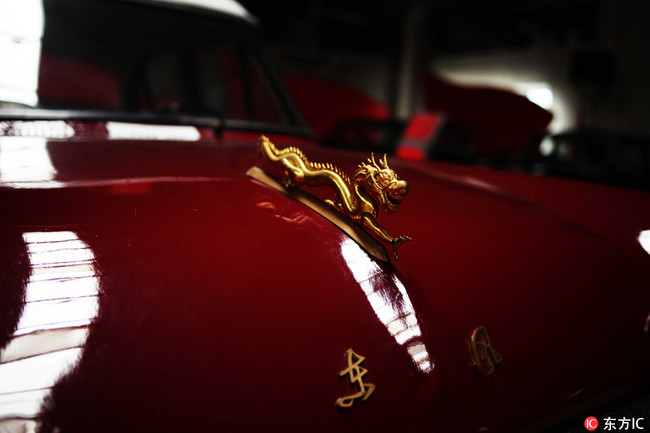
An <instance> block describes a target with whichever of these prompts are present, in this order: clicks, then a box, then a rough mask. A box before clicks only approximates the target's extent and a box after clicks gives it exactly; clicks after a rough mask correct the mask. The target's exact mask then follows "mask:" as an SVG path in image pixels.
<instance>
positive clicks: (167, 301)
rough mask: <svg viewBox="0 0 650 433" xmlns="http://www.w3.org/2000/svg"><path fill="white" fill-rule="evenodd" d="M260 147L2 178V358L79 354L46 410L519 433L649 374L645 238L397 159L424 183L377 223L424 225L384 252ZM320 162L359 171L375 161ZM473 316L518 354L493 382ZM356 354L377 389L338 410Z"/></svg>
mask: <svg viewBox="0 0 650 433" xmlns="http://www.w3.org/2000/svg"><path fill="white" fill-rule="evenodd" d="M16 140H20V138H16V139H14V140H11V138H3V139H2V140H1V141H2V143H0V146H1V147H0V150H1V151H2V152H4V153H5V155H7V154H8V153H9V152H10V151H12V150H13V151H15V147H8V146H16V145H17V144H16V142H17V141H16ZM285 141H286V142H287V144H290V142H291V140H290V139H288V138H287V139H285ZM7 143H9V144H7ZM39 143H40V144H38V145H36V144H33V146H36V147H39V148H41V147H42V146H43V142H42V141H41V142H39ZM252 143H253V142H252V140H250V138H247V137H242V138H241V139H236V138H233V139H231V140H223V141H221V142H218V143H216V144H215V142H214V141H199V142H196V143H185V142H147V141H119V140H114V141H106V140H77V141H75V140H49V141H47V142H45V144H44V146H45V147H44V149H45V150H46V152H47V155H48V157H49V161H50V162H49V163H48V164H49V166H47V164H45V163H44V162H43V160H39V159H38V158H37V157H36V156H35V157H34V158H33V159H32V160H31V163H30V164H27V166H26V167H27V168H25V167H23V168H24V170H23V174H24V173H27V172H28V171H29V166H30V165H31V170H32V173H33V172H34V170H35V168H34V167H35V166H38V167H40V168H39V170H41V175H40V178H39V176H37V175H33V177H32V178H29V179H28V180H27V181H25V179H24V177H23V180H20V176H19V175H16V174H13V175H12V176H14V178H13V179H12V178H11V177H10V176H7V175H5V172H3V179H2V181H3V184H2V188H1V189H0V194H2V203H3V204H5V205H4V207H5V209H11V212H9V213H6V212H5V213H4V215H3V217H2V224H1V229H2V230H3V233H4V238H5V240H4V243H5V245H8V247H7V248H5V249H4V251H3V262H2V263H3V265H4V269H3V271H4V274H5V275H7V277H6V278H5V279H4V280H3V290H4V291H5V292H6V293H8V296H7V298H8V300H7V302H6V303H4V305H5V307H4V308H5V312H6V314H5V315H4V316H3V317H8V318H9V319H7V320H6V323H5V329H4V330H3V332H4V335H3V342H4V343H5V345H6V349H5V351H4V353H3V357H4V358H3V359H4V361H5V362H4V363H3V364H2V365H0V370H1V369H2V368H5V370H6V371H8V370H7V368H6V366H7V365H10V364H11V367H12V368H13V369H12V370H11V372H13V374H22V375H23V377H24V375H25V374H29V373H28V372H30V371H33V370H34V369H35V368H38V367H37V365H38V364H37V365H36V366H35V364H34V362H33V361H34V359H39V358H40V359H45V358H48V357H49V358H48V359H50V358H52V356H55V357H56V355H57V354H58V355H61V354H62V353H64V352H65V353H68V355H69V357H68V358H65V357H64V358H65V359H64V360H63V361H60V362H59V364H58V365H61V366H63V367H61V368H60V369H58V370H57V369H54V370H52V371H54V373H52V374H53V375H52V376H48V377H46V378H45V379H43V380H44V381H45V382H44V383H46V385H47V386H41V388H43V389H47V392H46V393H45V394H44V395H46V397H44V395H41V396H40V397H38V398H41V400H38V402H39V403H38V404H37V409H38V410H37V411H36V412H37V413H40V414H41V415H40V419H41V420H42V422H43V423H44V425H45V426H49V427H50V428H51V429H54V428H60V429H62V431H70V430H72V431H74V430H88V429H92V430H95V431H104V430H105V431H109V430H115V429H116V428H119V429H120V430H133V431H141V430H170V429H176V430H178V429H189V428H196V429H205V428H206V426H216V425H218V426H220V427H221V428H222V429H224V430H232V429H235V428H237V429H240V430H241V429H243V430H252V429H253V428H265V429H267V430H268V429H271V430H279V431H286V430H292V429H296V430H297V429H302V430H310V431H313V430H314V423H316V424H317V425H318V427H317V428H316V430H318V429H319V428H321V429H322V430H327V431H332V430H335V429H336V430H353V429H359V428H371V427H374V428H378V429H387V428H391V429H396V428H399V429H400V430H406V431H408V430H409V429H410V428H413V429H416V428H421V427H423V426H426V427H427V428H428V429H431V430H432V429H437V430H440V431H450V430H454V429H455V430H461V431H463V430H468V431H472V430H477V429H479V428H484V427H487V428H490V429H498V428H512V429H518V428H520V427H522V426H529V425H530V424H531V423H532V422H533V420H540V419H552V417H553V416H554V414H557V413H558V412H559V411H560V410H562V409H566V408H567V407H571V406H573V405H575V406H578V405H579V404H582V403H584V401H586V400H587V399H593V398H599V397H600V396H602V395H603V392H604V390H606V389H611V388H612V386H615V387H622V388H625V387H629V386H631V385H630V384H631V383H634V382H635V381H637V379H638V377H645V376H640V374H641V373H640V372H642V371H643V368H644V366H645V365H646V363H647V360H648V350H647V349H646V348H642V347H647V344H645V343H647V338H648V335H647V333H648V330H647V329H648V328H647V322H646V318H647V317H648V314H649V313H650V311H649V310H650V304H649V303H648V295H647V293H648V283H647V278H646V275H647V270H648V259H647V257H646V256H647V254H645V252H644V251H643V249H641V248H640V246H639V245H638V241H637V240H636V239H629V242H628V243H625V242H624V241H623V238H620V237H617V236H616V233H617V232H616V230H614V232H613V234H612V233H606V232H605V231H603V230H596V229H595V228H593V227H590V226H589V225H588V224H584V223H581V221H579V220H577V218H575V217H572V216H570V215H568V214H566V213H563V212H562V211H561V210H558V209H555V208H553V207H552V206H550V205H544V204H542V205H540V204H539V203H537V202H534V201H532V200H531V199H530V198H529V197H526V196H525V195H524V194H517V193H515V192H510V191H508V190H507V189H506V188H505V186H507V185H506V183H507V182H504V184H502V185H499V184H498V183H497V182H496V181H494V182H489V181H486V180H482V179H481V178H480V177H479V176H477V175H476V173H473V174H472V175H465V174H462V173H459V172H454V169H451V168H449V167H447V166H430V165H408V164H405V163H398V162H394V163H391V165H392V168H394V169H395V170H396V171H397V172H398V174H399V175H400V177H401V178H403V179H406V180H407V181H408V182H409V183H410V186H411V187H410V192H409V195H408V196H407V198H406V199H405V200H404V203H403V205H402V209H400V210H399V211H398V212H397V213H396V214H395V215H392V216H387V215H380V216H379V218H378V219H379V221H380V223H382V224H385V226H386V228H387V229H388V231H389V232H390V233H391V234H393V235H401V234H406V235H409V236H411V237H412V238H413V241H412V242H409V243H407V244H405V245H404V246H403V247H402V248H401V249H400V260H399V261H395V260H392V261H391V262H390V263H379V262H376V261H375V260H374V259H372V258H370V257H369V256H368V255H367V254H366V253H365V252H364V251H363V250H362V249H361V248H360V247H359V246H358V245H357V244H356V243H355V242H353V241H352V240H350V239H349V238H348V237H347V235H345V234H343V233H342V232H341V231H340V230H339V229H338V228H336V227H335V226H333V225H332V224H331V223H330V222H329V221H327V220H325V219H324V218H323V217H321V216H320V215H318V214H316V213H315V212H313V211H311V210H310V209H309V208H307V207H305V206H304V205H302V204H300V203H298V202H296V201H294V200H293V199H291V198H289V197H286V196H284V195H282V194H280V193H278V192H277V191H275V190H273V189H271V188H269V187H267V186H265V185H263V184H261V183H259V182H257V181H255V180H252V179H250V178H247V177H246V175H245V173H246V170H247V168H249V167H250V166H251V165H260V166H261V167H262V168H264V169H265V170H267V171H269V172H270V173H274V174H275V175H279V174H280V172H279V171H278V169H277V168H276V167H272V166H270V165H267V164H266V163H264V162H263V161H262V160H261V158H259V157H258V156H257V155H256V153H255V148H254V144H252ZM277 144H278V145H279V146H282V145H283V139H282V137H280V138H279V140H277ZM22 145H23V147H25V146H27V147H30V144H29V143H27V142H25V139H22ZM36 147H34V148H36ZM0 154H1V153H0ZM34 155H36V153H34ZM308 156H309V157H310V159H312V160H314V161H320V160H322V161H323V162H333V163H336V164H337V165H340V166H341V168H343V169H344V170H346V171H348V172H350V171H352V169H353V168H354V167H355V166H356V164H357V163H359V162H360V159H359V158H360V157H361V156H360V155H351V156H350V155H344V154H340V153H337V152H331V151H327V150H322V149H316V148H312V149H310V151H309V153H308ZM39 161H40V162H39ZM48 167H49V168H48ZM523 178H524V177H523V176H522V179H523ZM17 179H18V180H17ZM514 183H515V184H516V183H517V182H514ZM566 184H570V183H568V182H567V183H566ZM320 190H321V191H316V193H317V194H320V195H327V193H328V192H327V189H323V188H321V189H320ZM591 193H593V191H591ZM558 194H561V190H558ZM646 203H647V201H646ZM645 206H646V207H647V205H645ZM645 211H646V212H647V209H646V210H645ZM66 242H67V244H66ZM70 242H71V243H70ZM635 242H636V244H635ZM57 245H58V246H57ZM70 245H72V246H70ZM60 246H62V247H61V248H59V247H60ZM65 251H67V252H65ZM71 251H72V252H71ZM61 257H63V258H64V260H61ZM78 272H82V274H81V275H80V274H78ZM83 272H85V273H83ZM70 281H73V282H76V283H74V284H72V285H71V284H70V283H69V282H70ZM80 281H81V282H80ZM74 305H77V306H79V305H80V307H79V308H78V309H76V307H73V306H74ZM68 307H70V308H68ZM44 311H47V312H48V313H47V314H48V316H47V317H46V316H44V315H43V314H44V313H43V312H44ZM57 311H58V313H57ZM78 311H83V313H79V312H78ZM25 317H27V319H26V318H25ZM43 317H46V318H45V319H43ZM52 323H56V325H51V324H52ZM479 326H484V327H485V329H487V331H488V332H489V335H490V337H491V341H492V344H493V346H494V348H495V350H497V351H498V352H499V353H500V354H501V356H502V357H503V362H502V364H501V365H499V366H497V367H496V371H495V372H494V374H493V375H491V376H489V377H488V376H487V375H486V374H485V371H481V372H479V373H477V371H475V369H474V368H472V358H471V356H470V352H469V350H468V343H467V336H468V335H470V334H471V333H472V331H474V330H475V329H476V328H478V327H479ZM80 331H81V333H80ZM35 332H36V334H34V333H35ZM57 332H59V334H57ZM61 332H62V333H64V334H65V335H71V334H70V332H73V333H74V332H76V333H77V334H75V335H76V337H74V338H72V337H71V338H67V339H66V338H59V337H60V333H61ZM44 333H45V334H44ZM46 334H47V335H49V336H51V337H55V336H58V337H57V338H54V340H52V341H58V343H52V344H53V345H52V346H51V347H50V349H51V350H50V349H47V347H49V346H47V345H43V344H40V343H39V344H32V345H25V344H24V343H25V342H26V337H35V336H37V337H38V336H46V337H47V335H46ZM18 340H20V341H19V342H20V343H21V344H16V341H18ZM33 341H36V340H33ZM38 341H41V342H42V340H38ZM70 341H72V343H70ZM644 342H645V343H644ZM644 344H645V346H644ZM12 345H13V346H12ZM24 347H31V349H30V350H31V351H30V350H26V349H24ZM42 347H46V349H41V348H42ZM52 347H53V349H52ZM348 349H353V350H354V351H355V353H358V354H359V355H361V356H363V357H365V358H366V359H365V361H364V364H363V366H364V367H365V368H367V371H368V373H367V374H366V376H364V380H365V381H366V382H368V383H373V384H374V385H375V386H376V390H375V391H374V393H373V395H372V396H371V397H370V398H369V399H368V400H367V401H366V402H363V403H355V405H354V406H353V407H352V408H350V409H349V410H341V409H338V408H336V407H335V405H334V402H335V401H336V399H337V398H340V397H344V396H346V395H352V394H354V393H356V392H357V391H358V390H359V387H358V386H359V385H358V382H350V380H347V376H345V375H339V373H340V372H341V371H344V369H345V368H346V367H347V366H348V364H347V361H346V358H345V356H344V355H345V354H346V351H347V350H348ZM75 350H76V352H75ZM639 351H641V352H642V355H641V356H640V355H639ZM7 353H9V354H10V355H11V356H13V358H11V357H8V355H7ZM43 357H45V358H43ZM46 364H47V363H46ZM11 372H9V373H7V372H5V373H4V374H5V375H9V374H10V373H11ZM62 373H65V375H64V376H61V374H62ZM1 374H2V373H1V372H0V375H1ZM48 381H49V382H48ZM41 385H42V383H41ZM12 386H14V385H12ZM31 389H32V388H30V387H29V386H27V387H25V386H24V385H20V384H16V385H15V386H14V388H13V389H12V390H11V391H10V392H11V393H14V395H22V396H25V395H26V394H20V393H25V392H31V391H30V390H31ZM16 393H17V394H16ZM34 401H37V400H34ZM34 404H36V403H34ZM504 408H507V411H506V410H505V409H504ZM24 410H27V409H24ZM14 411H17V409H14ZM513 413H517V414H519V415H518V416H517V417H513V416H512V414H513ZM14 415H15V413H14ZM461 419H462V420H463V421H461ZM269 426H272V427H271V428H269Z"/></svg>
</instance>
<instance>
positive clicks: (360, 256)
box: [341, 238, 434, 373]
mask: <svg viewBox="0 0 650 433" xmlns="http://www.w3.org/2000/svg"><path fill="white" fill-rule="evenodd" d="M341 254H342V255H343V258H344V259H345V262H346V263H347V265H348V267H349V268H350V270H351V271H352V274H353V275H354V279H355V280H357V282H358V283H359V285H360V286H361V289H362V290H363V292H364V293H365V294H366V297H367V298H368V302H370V306H371V307H372V309H373V310H374V312H375V314H376V315H377V318H379V320H380V321H381V323H382V324H383V325H384V326H385V327H386V329H387V330H388V332H389V333H390V335H391V336H392V337H393V338H394V339H395V341H396V342H397V344H399V345H402V346H404V347H405V348H406V351H407V352H408V354H409V356H410V357H411V359H412V360H413V362H414V363H415V365H416V366H417V368H418V369H419V370H420V371H422V372H423V373H429V372H431V371H432V370H433V367H434V366H433V363H432V362H431V357H430V355H429V352H428V350H427V348H426V346H425V344H424V342H423V340H422V330H421V328H420V324H419V322H418V319H417V315H416V313H415V309H414V308H413V304H412V303H411V300H410V299H409V296H408V293H407V292H406V288H405V287H404V285H403V284H402V282H401V281H400V280H399V278H397V276H396V275H386V274H385V273H384V271H382V270H381V269H380V268H379V266H378V265H377V263H375V262H374V261H373V260H372V259H371V258H370V257H369V256H368V254H367V253H366V252H365V251H363V250H362V249H361V247H359V245H357V244H356V242H354V241H353V240H351V239H347V238H346V239H345V240H343V242H342V243H341ZM391 289H392V290H391ZM390 293H399V296H397V297H396V296H393V295H391V294H390Z"/></svg>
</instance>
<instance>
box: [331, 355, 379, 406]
mask: <svg viewBox="0 0 650 433" xmlns="http://www.w3.org/2000/svg"><path fill="white" fill-rule="evenodd" d="M346 356H347V360H348V368H346V369H345V370H343V371H341V372H340V373H339V376H345V375H346V374H349V375H350V377H349V379H350V383H351V384H353V385H354V384H355V383H356V384H357V385H358V386H359V392H357V393H356V394H352V395H348V396H347V397H341V398H339V399H338V400H336V403H335V404H336V405H337V406H338V407H350V406H352V404H353V403H354V401H355V400H356V399H358V398H361V401H366V400H367V399H368V397H370V395H371V394H372V393H373V391H374V390H375V385H373V384H372V383H363V379H362V378H363V376H365V375H366V373H367V372H368V370H366V369H365V368H363V367H361V363H362V362H363V360H364V359H366V358H365V357H363V356H361V355H357V354H356V353H354V351H353V350H352V349H348V351H347V352H346Z"/></svg>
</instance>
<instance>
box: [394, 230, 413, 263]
mask: <svg viewBox="0 0 650 433" xmlns="http://www.w3.org/2000/svg"><path fill="white" fill-rule="evenodd" d="M412 240H413V239H412V238H411V237H410V236H406V235H402V236H400V237H397V238H394V239H393V241H392V242H391V243H392V244H393V255H394V256H395V260H399V257H398V256H397V249H398V248H399V247H401V246H402V245H404V243H406V242H408V241H412Z"/></svg>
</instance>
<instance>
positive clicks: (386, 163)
mask: <svg viewBox="0 0 650 433" xmlns="http://www.w3.org/2000/svg"><path fill="white" fill-rule="evenodd" d="M379 164H381V165H382V166H383V167H384V168H388V161H386V154H385V153H384V158H383V159H380V160H379Z"/></svg>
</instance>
